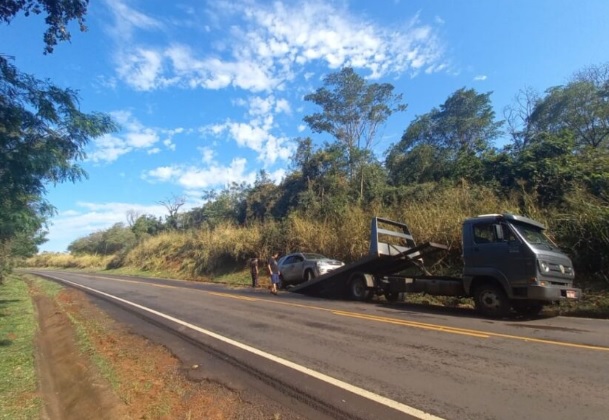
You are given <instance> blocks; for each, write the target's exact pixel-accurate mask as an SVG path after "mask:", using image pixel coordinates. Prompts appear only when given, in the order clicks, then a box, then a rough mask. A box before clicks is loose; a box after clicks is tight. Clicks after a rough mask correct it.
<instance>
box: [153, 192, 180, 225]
mask: <svg viewBox="0 0 609 420" xmlns="http://www.w3.org/2000/svg"><path fill="white" fill-rule="evenodd" d="M159 204H162V205H163V207H165V208H166V209H167V213H168V215H167V218H166V220H165V221H166V223H167V226H169V228H170V229H177V228H178V211H179V210H180V207H182V206H183V205H184V204H186V199H185V198H184V197H180V196H177V195H175V194H174V195H172V196H171V198H167V199H165V200H161V201H159Z"/></svg>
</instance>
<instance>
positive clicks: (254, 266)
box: [249, 255, 258, 287]
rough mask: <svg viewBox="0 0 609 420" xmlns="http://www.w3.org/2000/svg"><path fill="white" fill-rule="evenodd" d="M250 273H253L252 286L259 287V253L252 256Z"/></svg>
mask: <svg viewBox="0 0 609 420" xmlns="http://www.w3.org/2000/svg"><path fill="white" fill-rule="evenodd" d="M249 265H250V274H251V275H252V287H258V255H254V256H253V257H252V258H250V262H249Z"/></svg>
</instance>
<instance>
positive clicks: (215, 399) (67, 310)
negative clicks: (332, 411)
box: [29, 282, 284, 420]
mask: <svg viewBox="0 0 609 420" xmlns="http://www.w3.org/2000/svg"><path fill="white" fill-rule="evenodd" d="M29 285H30V294H31V296H32V298H33V301H34V303H35V307H36V310H37V317H38V322H39V332H38V336H37V346H36V349H37V355H36V360H37V370H38V374H39V382H40V393H41V398H42V399H43V401H44V412H43V416H42V418H45V419H51V420H53V419H82V418H96V419H131V418H134V419H135V418H137V419H140V418H155V419H240V418H241V419H279V418H284V417H283V416H282V415H281V414H280V413H278V412H276V411H273V410H268V409H265V407H264V406H261V405H259V404H251V403H248V402H247V401H244V400H243V399H242V398H241V395H240V394H239V392H236V391H234V390H231V389H230V388H227V387H225V386H223V385H222V384H221V383H218V382H215V381H211V380H205V379H202V380H199V381H198V382H193V381H191V380H189V379H187V377H186V376H185V375H184V374H183V372H184V371H185V367H184V366H182V363H181V362H180V360H178V359H177V358H176V357H174V356H173V355H172V354H171V353H170V352H169V351H168V350H167V349H166V348H165V347H163V346H160V345H157V344H155V343H153V342H151V341H149V340H147V339H146V338H143V337H141V336H139V335H137V334H133V333H132V332H130V331H129V330H128V329H127V328H126V327H125V326H123V325H122V324H120V323H117V322H115V321H113V320H112V319H111V318H110V317H108V316H107V315H106V314H105V312H103V311H102V310H100V309H99V308H98V307H97V306H95V305H94V304H92V303H91V302H90V301H89V299H88V298H87V296H86V295H85V294H84V293H82V292H79V291H75V290H71V289H64V290H62V291H61V292H59V293H58V294H57V295H56V296H54V297H51V296H49V295H48V294H46V293H44V292H43V291H42V290H40V288H39V287H38V286H37V283H36V282H29ZM189 368H190V369H193V368H197V366H190V367H189ZM203 376H205V375H203Z"/></svg>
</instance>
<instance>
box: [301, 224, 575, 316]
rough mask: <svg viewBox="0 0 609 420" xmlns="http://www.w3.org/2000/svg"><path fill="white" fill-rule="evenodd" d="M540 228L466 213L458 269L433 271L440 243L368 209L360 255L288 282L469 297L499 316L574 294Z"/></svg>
mask: <svg viewBox="0 0 609 420" xmlns="http://www.w3.org/2000/svg"><path fill="white" fill-rule="evenodd" d="M544 229H545V227H544V226H543V225H542V224H541V223H539V222H536V221H534V220H532V219H529V218H527V217H523V216H516V215H512V214H507V213H506V214H488V215H481V216H477V217H473V218H468V219H466V220H465V221H464V222H463V226H462V242H463V263H464V265H463V271H462V276H461V277H448V276H434V275H432V274H431V273H430V272H429V271H428V270H427V268H426V267H425V265H424V259H425V258H426V257H429V256H430V255H432V254H435V253H438V252H442V251H446V250H447V249H448V247H447V246H446V245H442V244H438V243H433V242H425V243H423V244H419V245H417V244H416V243H415V240H414V238H413V236H412V234H411V233H410V230H409V228H408V226H407V225H406V224H405V223H401V222H396V221H392V220H389V219H385V218H381V217H374V218H372V224H371V229H370V248H369V252H368V255H366V256H364V257H362V258H360V259H358V260H356V261H354V262H352V263H350V264H346V265H344V266H342V267H340V268H338V269H336V270H333V271H330V272H328V273H326V274H324V275H322V276H320V277H317V278H314V279H312V280H309V281H307V282H305V283H300V284H298V285H296V286H294V287H292V288H290V289H289V290H290V291H291V292H296V293H304V294H316V295H342V296H345V295H346V296H348V297H350V298H351V299H354V300H361V301H364V300H370V299H372V298H373V297H374V296H380V295H383V296H385V298H386V299H387V300H388V301H390V302H394V301H397V300H399V299H401V298H403V296H404V294H405V293H427V294H429V295H435V296H457V297H473V299H474V302H475V307H476V309H477V310H478V311H479V312H480V313H481V314H483V315H485V316H489V317H503V316H506V315H507V314H508V313H509V311H510V310H511V309H514V310H515V311H516V312H518V313H520V314H526V315H536V314H538V313H539V312H540V311H541V310H542V308H543V306H544V305H548V304H551V303H554V302H557V301H561V300H577V299H580V298H581V290H580V289H577V288H574V287H573V279H574V276H575V273H574V270H573V265H572V263H571V260H570V259H569V257H568V256H567V255H565V254H564V253H562V252H561V251H560V250H559V249H558V247H557V246H556V245H555V244H554V243H553V242H552V241H551V240H550V239H549V238H548V237H547V236H546V235H545V234H544V233H543V232H544ZM413 271H414V272H416V273H417V274H416V275H411V274H410V273H411V272H413Z"/></svg>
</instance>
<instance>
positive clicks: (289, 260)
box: [279, 255, 294, 283]
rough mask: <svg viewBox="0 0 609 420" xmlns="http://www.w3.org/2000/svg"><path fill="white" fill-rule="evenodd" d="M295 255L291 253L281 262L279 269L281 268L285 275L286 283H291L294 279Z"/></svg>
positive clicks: (282, 274) (282, 273)
mask: <svg viewBox="0 0 609 420" xmlns="http://www.w3.org/2000/svg"><path fill="white" fill-rule="evenodd" d="M293 261H294V256H293V255H290V256H288V257H286V259H285V261H283V263H282V264H281V267H279V269H280V270H281V276H282V277H283V281H284V282H286V283H290V282H292V281H293V280H294V264H293Z"/></svg>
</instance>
